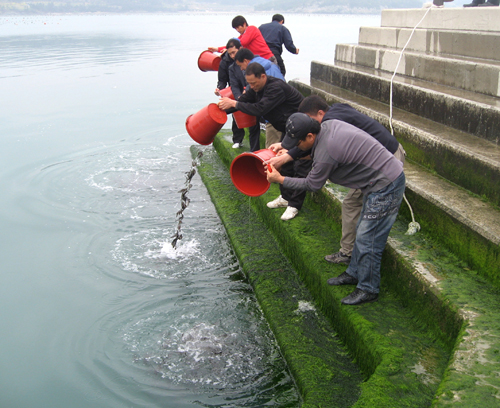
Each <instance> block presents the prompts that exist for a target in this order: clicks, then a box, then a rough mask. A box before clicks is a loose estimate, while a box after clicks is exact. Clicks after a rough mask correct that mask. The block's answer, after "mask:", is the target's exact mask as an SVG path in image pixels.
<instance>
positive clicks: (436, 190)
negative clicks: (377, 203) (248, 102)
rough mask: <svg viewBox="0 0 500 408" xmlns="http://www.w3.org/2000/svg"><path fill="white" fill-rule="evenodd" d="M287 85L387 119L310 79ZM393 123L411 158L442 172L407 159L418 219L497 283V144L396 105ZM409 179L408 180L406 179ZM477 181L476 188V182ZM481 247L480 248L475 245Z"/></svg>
mask: <svg viewBox="0 0 500 408" xmlns="http://www.w3.org/2000/svg"><path fill="white" fill-rule="evenodd" d="M291 84H292V85H293V86H295V87H296V88H297V89H299V90H300V91H301V92H302V93H303V94H304V95H310V94H317V95H320V96H322V97H323V98H324V99H325V100H326V101H327V102H328V103H329V104H331V103H338V102H340V103H348V104H350V105H351V106H353V107H354V108H356V109H358V110H359V111H360V112H362V113H364V114H366V115H368V116H370V117H373V118H374V119H376V120H378V121H379V122H380V123H382V124H383V125H385V126H388V124H389V117H388V112H387V106H386V105H383V104H381V103H380V102H376V101H373V100H370V99H368V98H365V97H360V96H359V95H356V94H353V93H351V92H348V91H345V90H343V89H339V88H336V87H333V86H331V85H329V84H325V83H319V82H318V81H313V82H312V85H308V84H306V83H303V82H300V81H296V80H294V81H291ZM394 118H397V119H393V128H394V134H395V136H396V138H397V139H398V140H399V141H400V143H401V144H403V146H404V148H405V150H406V151H407V158H408V160H409V161H411V160H414V161H416V162H418V163H419V164H422V165H425V166H427V167H428V168H429V169H431V170H432V171H436V172H438V173H439V174H440V175H441V176H442V177H445V178H446V179H447V180H451V181H452V182H453V183H450V182H449V181H446V180H445V179H443V178H442V177H438V176H433V175H432V174H431V173H429V172H428V171H426V172H422V171H421V170H419V167H418V166H415V165H413V166H412V164H411V163H410V162H408V164H407V165H405V170H406V169H408V171H409V177H408V179H409V182H408V183H409V184H408V186H409V189H408V192H407V194H408V196H410V197H412V201H413V202H414V205H415V206H416V208H418V211H416V213H418V212H420V213H421V218H420V220H417V221H418V222H420V223H421V224H423V225H425V226H426V227H428V228H429V229H433V230H434V231H435V233H436V236H437V237H438V239H439V240H441V242H442V243H443V244H444V245H446V246H447V247H448V248H449V249H450V250H451V251H452V252H454V253H456V254H457V255H459V256H461V257H462V258H464V259H466V260H467V262H469V264H470V265H473V266H474V267H475V268H476V269H477V270H480V271H481V273H482V274H483V275H484V276H485V277H487V278H488V279H489V280H490V281H491V282H492V283H493V282H494V283H495V285H497V286H499V287H500V247H499V244H500V211H499V210H498V207H496V206H495V205H499V204H500V147H499V146H497V145H494V144H492V143H490V142H487V141H485V140H483V139H480V138H477V137H473V136H470V135H468V134H466V133H463V132H458V131H451V132H450V129H449V128H447V127H445V126H443V125H440V124H436V123H434V122H432V121H429V120H425V119H423V118H420V117H419V116H417V115H413V114H409V113H407V112H403V111H399V110H396V111H395V112H394ZM412 180H413V182H412ZM455 183H458V184H461V185H462V186H464V187H465V188H466V189H467V190H468V191H476V192H477V194H479V195H482V196H488V198H490V200H491V201H493V202H494V203H495V205H491V204H489V203H487V202H484V201H483V200H482V199H479V198H478V197H475V196H472V195H471V194H470V193H469V192H468V191H467V190H464V189H463V188H460V187H459V186H457V185H456V184H455ZM480 186H481V187H480ZM450 231H454V232H456V233H457V234H460V235H462V236H463V237H464V238H467V239H466V240H465V239H464V241H462V244H463V245H457V243H456V242H455V240H454V239H451V240H450V235H449V232H450ZM479 248H481V250H479Z"/></svg>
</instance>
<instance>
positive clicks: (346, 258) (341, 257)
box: [325, 251, 351, 265]
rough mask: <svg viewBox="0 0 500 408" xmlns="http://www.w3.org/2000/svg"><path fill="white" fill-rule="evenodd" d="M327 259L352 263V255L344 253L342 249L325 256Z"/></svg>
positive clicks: (336, 262) (334, 261)
mask: <svg viewBox="0 0 500 408" xmlns="http://www.w3.org/2000/svg"><path fill="white" fill-rule="evenodd" d="M325 261H328V262H330V263H334V264H344V265H349V264H350V263H351V257H350V256H347V255H346V254H344V253H343V252H342V251H339V252H336V253H334V254H331V255H327V256H325Z"/></svg>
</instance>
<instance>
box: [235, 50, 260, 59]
mask: <svg viewBox="0 0 500 408" xmlns="http://www.w3.org/2000/svg"><path fill="white" fill-rule="evenodd" d="M254 57H255V55H253V52H252V51H250V50H249V49H248V48H243V47H241V48H240V49H239V50H238V52H237V53H236V55H235V56H234V59H235V61H238V62H243V61H244V60H246V59H247V60H250V61H252V60H253V59H254Z"/></svg>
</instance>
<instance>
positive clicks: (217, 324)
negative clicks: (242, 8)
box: [0, 13, 380, 408]
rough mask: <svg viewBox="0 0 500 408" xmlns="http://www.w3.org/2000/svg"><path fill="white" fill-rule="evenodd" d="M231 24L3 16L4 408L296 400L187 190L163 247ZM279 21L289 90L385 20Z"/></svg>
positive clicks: (0, 375) (223, 241)
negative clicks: (180, 216) (204, 62)
mask: <svg viewBox="0 0 500 408" xmlns="http://www.w3.org/2000/svg"><path fill="white" fill-rule="evenodd" d="M233 16H234V13H229V14H203V15H202V14H183V15H177V14H176V15H168V14H164V15H120V16H116V15H102V16H101V15H99V16H89V15H68V16H66V15H65V16H24V17H23V16H12V17H11V16H1V17H0V142H1V149H0V186H1V194H0V231H1V235H0V237H1V245H0V259H1V270H0V407H2V408H14V407H15V408H19V407H22V408H31V407H50V408H58V407H61V408H62V407H64V408H68V407H71V408H78V407H89V408H90V407H92V408H99V407H103V408H104V407H106V408H111V407H181V408H182V407H196V406H202V407H262V406H277V407H296V406H298V405H299V404H300V398H299V396H298V393H297V391H296V389H295V386H294V384H293V381H292V379H291V377H290V375H289V373H288V371H287V368H286V365H285V363H284V362H283V360H282V358H281V356H280V354H279V350H278V348H277V346H276V344H275V341H274V339H273V335H272V333H271V332H270V330H269V328H268V326H267V324H266V322H265V320H264V319H263V316H262V313H261V311H260V309H259V307H258V305H257V304H256V301H255V298H254V296H253V294H252V291H251V288H250V287H249V285H248V284H247V283H245V281H244V280H243V279H242V278H241V270H240V267H239V265H238V261H237V259H236V257H235V255H234V253H233V251H232V249H231V246H230V244H229V242H228V239H227V237H226V234H225V231H224V228H223V226H222V225H221V222H220V220H219V218H218V216H217V214H216V212H215V209H214V207H213V205H212V203H211V202H210V198H209V196H208V194H207V192H206V191H205V188H204V186H203V184H202V183H201V181H200V179H199V178H198V176H196V177H195V178H194V179H193V187H192V189H191V191H190V193H189V197H190V198H191V203H190V205H189V207H188V208H187V209H186V210H185V212H184V215H185V218H184V223H183V235H184V239H183V240H182V241H180V245H179V247H178V249H177V251H174V250H173V249H172V248H171V245H170V241H171V236H172V234H173V232H174V228H175V214H176V212H177V211H178V210H179V208H180V195H179V193H178V191H179V190H180V189H181V188H183V187H184V181H185V172H187V171H188V170H189V168H190V165H191V157H190V153H189V146H190V145H191V144H193V143H194V142H193V141H192V140H191V139H190V137H189V136H188V135H187V133H186V131H185V125H184V123H185V119H186V118H187V116H189V115H190V114H192V113H195V112H197V111H198V110H199V109H201V108H202V107H204V106H205V105H207V104H208V103H210V102H216V101H217V98H216V97H215V95H214V94H213V90H214V89H215V85H216V73H215V72H206V73H204V72H201V71H200V70H199V69H198V67H197V64H196V62H197V58H198V55H199V54H200V52H201V51H202V50H203V49H205V48H206V47H208V46H217V45H223V44H225V43H226V41H227V40H228V39H229V38H230V37H232V36H234V35H235V34H236V32H235V31H234V30H233V29H232V28H231V19H232V17H233ZM246 17H247V19H248V20H249V22H250V24H254V25H260V24H262V23H264V22H268V21H269V20H270V16H269V15H267V14H246ZM285 17H286V26H287V27H288V28H289V29H290V30H291V32H292V35H293V38H294V41H295V44H296V45H297V46H298V47H299V48H300V54H299V55H298V56H294V55H291V54H289V53H287V52H286V51H285V54H284V58H285V63H286V65H287V77H288V79H292V78H296V77H299V78H308V77H309V67H310V61H311V60H313V59H314V60H324V61H330V62H333V58H334V48H335V43H338V42H357V36H358V29H359V27H360V26H361V25H369V26H378V25H379V24H380V17H379V16H336V15H286V16H285ZM246 143H248V142H246Z"/></svg>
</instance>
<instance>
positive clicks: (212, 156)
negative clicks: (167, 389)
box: [192, 147, 362, 408]
mask: <svg viewBox="0 0 500 408" xmlns="http://www.w3.org/2000/svg"><path fill="white" fill-rule="evenodd" d="M198 149H200V148H199V147H193V150H192V151H193V152H194V154H196V151H197V150H198ZM198 169H199V172H200V175H201V176H202V179H203V181H204V183H205V185H206V186H207V189H208V191H209V194H210V195H211V197H212V200H213V201H214V204H215V206H216V209H217V211H218V213H219V214H220V217H221V220H222V222H223V224H224V226H225V228H226V230H227V232H228V236H229V238H230V240H231V243H232V245H233V247H234V250H235V253H236V254H237V256H238V258H239V260H240V263H241V266H242V269H243V270H244V271H245V274H246V275H247V277H248V279H249V281H250V283H251V284H252V286H253V287H254V289H255V294H256V297H257V299H258V301H259V304H260V305H261V307H262V310H263V312H264V315H265V316H266V319H267V321H268V322H269V324H270V326H271V329H272V330H273V332H274V334H275V336H276V339H277V342H278V345H279V347H280V350H281V352H282V354H283V357H284V358H285V360H286V361H287V364H288V366H289V368H290V371H291V373H292V375H293V377H294V379H295V381H296V383H297V386H298V389H299V391H300V393H301V395H302V398H303V404H302V406H303V407H311V408H312V407H318V408H319V407H324V408H327V407H332V408H333V407H350V406H352V405H353V404H354V403H355V402H356V400H357V399H358V396H359V394H360V383H361V381H362V376H361V374H360V372H359V369H358V368H357V367H356V365H355V364H354V363H353V362H352V359H351V358H350V357H349V355H348V353H347V351H346V349H345V348H344V347H343V346H342V344H341V342H340V340H339V338H338V336H337V334H336V333H335V331H334V330H333V329H332V326H331V324H330V322H329V321H328V320H327V319H326V318H325V317H324V316H322V314H321V313H319V312H318V311H317V310H316V305H315V302H314V299H313V298H312V297H311V295H310V293H309V292H308V290H307V289H306V288H305V286H304V285H303V284H302V283H301V282H300V279H299V278H298V277H297V274H296V272H295V270H294V269H293V267H292V265H291V264H290V262H289V261H288V260H287V259H286V258H285V257H284V256H283V255H282V254H281V252H280V249H279V247H278V246H277V243H276V241H275V239H274V237H273V236H272V234H270V233H269V231H268V229H267V228H266V226H265V225H264V224H263V223H262V221H261V220H260V218H259V217H258V216H257V214H255V212H254V210H253V208H252V205H251V204H252V203H251V200H252V199H250V198H248V197H246V196H243V195H242V194H241V193H239V192H238V191H237V190H236V189H235V188H234V186H233V184H232V183H231V180H230V177H229V174H228V171H227V168H226V167H225V166H223V165H222V163H221V162H220V160H219V158H218V156H217V155H216V153H215V152H214V151H213V150H212V149H211V148H208V149H205V154H204V156H203V159H202V160H201V163H200V165H199V167H198Z"/></svg>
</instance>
